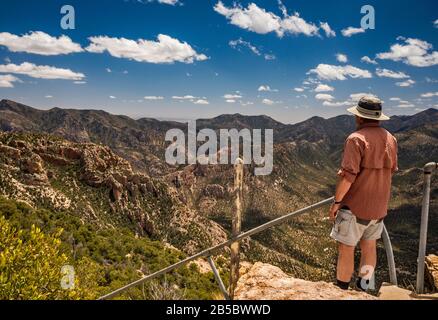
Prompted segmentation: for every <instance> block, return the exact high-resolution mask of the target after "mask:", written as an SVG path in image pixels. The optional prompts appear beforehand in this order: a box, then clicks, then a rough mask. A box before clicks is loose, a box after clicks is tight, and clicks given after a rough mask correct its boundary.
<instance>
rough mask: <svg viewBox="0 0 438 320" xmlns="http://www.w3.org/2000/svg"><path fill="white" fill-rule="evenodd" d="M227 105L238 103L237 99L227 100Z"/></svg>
mask: <svg viewBox="0 0 438 320" xmlns="http://www.w3.org/2000/svg"><path fill="white" fill-rule="evenodd" d="M225 102H226V103H236V100H235V99H227V100H225Z"/></svg>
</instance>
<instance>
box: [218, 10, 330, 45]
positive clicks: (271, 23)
mask: <svg viewBox="0 0 438 320" xmlns="http://www.w3.org/2000/svg"><path fill="white" fill-rule="evenodd" d="M279 5H280V10H281V12H282V15H283V17H280V16H278V15H276V14H274V13H272V12H269V11H266V10H265V9H263V8H260V7H258V6H257V5H256V4H255V3H250V4H248V6H247V7H246V8H244V7H242V6H241V5H239V4H234V5H233V6H231V7H227V6H225V5H224V4H223V2H222V1H218V2H217V3H216V5H215V6H214V10H215V11H216V12H217V13H219V14H221V15H223V16H225V17H226V18H227V19H228V20H229V22H230V23H231V24H232V25H235V26H238V27H240V28H242V29H245V30H249V31H252V32H256V33H259V34H267V33H271V32H275V33H276V34H277V35H278V36H279V37H282V36H283V35H285V34H292V35H298V34H304V35H306V36H318V35H319V29H320V28H319V27H318V26H317V25H315V24H314V23H309V22H307V21H305V20H304V19H303V18H301V17H300V15H299V13H297V12H295V13H294V14H293V15H289V14H288V13H287V9H286V7H285V6H284V5H283V4H282V3H281V1H279ZM321 28H323V30H324V31H325V32H326V34H329V36H334V32H333V31H332V30H331V28H330V26H329V25H328V23H322V24H321Z"/></svg>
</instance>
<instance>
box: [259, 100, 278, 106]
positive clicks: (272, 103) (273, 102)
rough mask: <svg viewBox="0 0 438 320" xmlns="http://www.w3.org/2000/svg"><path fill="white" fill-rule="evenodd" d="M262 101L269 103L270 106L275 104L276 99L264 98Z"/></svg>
mask: <svg viewBox="0 0 438 320" xmlns="http://www.w3.org/2000/svg"><path fill="white" fill-rule="evenodd" d="M262 103H263V104H266V105H268V106H272V105H274V104H275V101H272V100H271V99H263V100H262Z"/></svg>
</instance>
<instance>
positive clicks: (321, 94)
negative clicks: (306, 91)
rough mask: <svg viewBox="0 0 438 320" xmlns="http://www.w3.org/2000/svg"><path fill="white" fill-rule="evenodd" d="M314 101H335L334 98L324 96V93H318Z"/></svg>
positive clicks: (328, 95)
mask: <svg viewBox="0 0 438 320" xmlns="http://www.w3.org/2000/svg"><path fill="white" fill-rule="evenodd" d="M315 99H317V100H324V101H332V100H334V99H335V97H333V96H332V95H330V94H326V93H318V94H317V95H316V96H315Z"/></svg>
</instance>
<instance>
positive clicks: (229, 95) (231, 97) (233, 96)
mask: <svg viewBox="0 0 438 320" xmlns="http://www.w3.org/2000/svg"><path fill="white" fill-rule="evenodd" d="M241 98H242V96H241V95H240V94H233V93H227V94H225V95H224V99H227V100H235V99H241Z"/></svg>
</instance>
